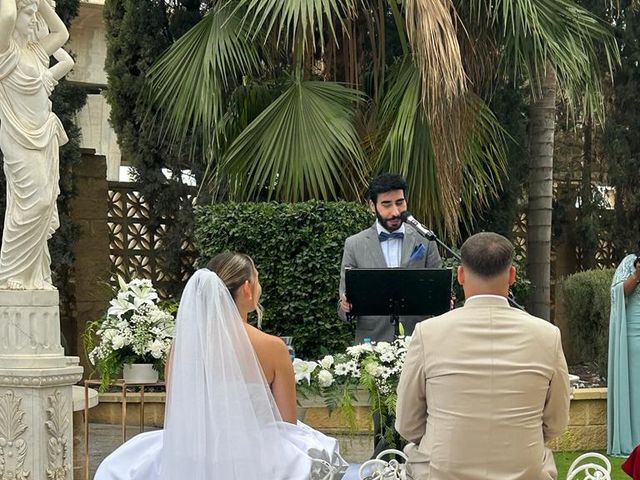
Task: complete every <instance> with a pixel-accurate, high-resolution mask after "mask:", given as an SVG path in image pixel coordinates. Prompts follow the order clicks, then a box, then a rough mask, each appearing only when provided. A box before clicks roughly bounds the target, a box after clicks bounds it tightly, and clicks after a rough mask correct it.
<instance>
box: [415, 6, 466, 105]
mask: <svg viewBox="0 0 640 480" xmlns="http://www.w3.org/2000/svg"><path fill="white" fill-rule="evenodd" d="M405 8H406V25H407V33H408V35H409V40H410V42H411V47H412V49H413V53H414V56H415V58H416V61H417V63H418V67H419V68H420V73H421V78H422V85H423V87H422V100H423V102H424V104H425V108H426V111H427V112H429V114H431V113H432V112H436V111H437V109H439V108H440V107H441V106H442V105H446V104H448V103H449V102H452V101H455V100H456V99H457V98H458V97H459V96H460V95H462V94H463V93H464V92H465V91H466V76H465V72H464V69H463V62H462V57H461V53H460V44H459V43H458V38H457V31H456V13H455V9H454V6H453V4H452V1H451V0H406V2H405ZM445 110H446V108H445Z"/></svg>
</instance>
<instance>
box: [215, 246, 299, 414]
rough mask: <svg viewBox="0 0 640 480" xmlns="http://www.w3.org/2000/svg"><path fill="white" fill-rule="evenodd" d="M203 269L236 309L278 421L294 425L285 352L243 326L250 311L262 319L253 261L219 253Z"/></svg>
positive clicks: (280, 345)
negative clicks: (214, 276)
mask: <svg viewBox="0 0 640 480" xmlns="http://www.w3.org/2000/svg"><path fill="white" fill-rule="evenodd" d="M207 268H208V269H209V270H211V271H213V272H215V273H216V274H217V275H218V277H220V279H221V280H222V281H223V282H224V284H225V285H226V286H227V288H228V289H229V292H230V293H231V296H232V297H233V300H234V302H235V304H236V307H238V312H239V313H240V317H241V318H242V320H243V322H244V326H245V330H246V331H247V334H248V336H249V341H250V342H251V346H252V347H253V349H254V351H255V352H256V357H257V358H258V362H259V363H260V366H261V367H262V371H263V372H264V376H265V378H266V380H267V383H268V384H269V386H270V387H271V392H272V393H273V397H274V399H275V401H276V404H277V406H278V410H279V411H280V414H281V416H282V419H283V420H284V421H286V422H290V423H295V422H296V386H295V378H294V374H293V366H292V364H291V359H290V358H289V351H288V350H287V347H286V345H285V344H284V342H283V341H282V340H281V339H280V338H278V337H275V336H273V335H269V334H266V333H264V332H262V331H261V330H259V329H258V328H255V327H253V326H251V325H249V324H248V323H247V317H248V315H249V313H250V312H253V311H255V312H257V315H258V319H259V320H260V319H261V317H262V307H261V305H260V303H259V302H260V295H261V294H262V286H261V285H260V279H259V274H258V271H257V270H256V268H255V265H254V263H253V260H252V259H251V257H249V256H248V255H244V254H241V253H233V252H223V253H220V254H218V255H216V256H215V257H213V258H212V259H211V261H210V262H209V264H208V265H207Z"/></svg>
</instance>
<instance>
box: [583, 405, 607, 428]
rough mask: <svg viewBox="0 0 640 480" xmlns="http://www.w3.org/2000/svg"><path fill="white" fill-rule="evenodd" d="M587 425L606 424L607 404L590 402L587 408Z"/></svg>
mask: <svg viewBox="0 0 640 480" xmlns="http://www.w3.org/2000/svg"><path fill="white" fill-rule="evenodd" d="M587 424H589V425H606V424H607V402H604V401H598V400H591V401H590V402H589V405H588V406H587Z"/></svg>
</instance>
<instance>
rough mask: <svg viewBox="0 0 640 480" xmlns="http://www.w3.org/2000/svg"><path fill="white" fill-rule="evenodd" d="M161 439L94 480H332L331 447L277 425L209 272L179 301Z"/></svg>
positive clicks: (228, 301) (230, 309)
mask: <svg viewBox="0 0 640 480" xmlns="http://www.w3.org/2000/svg"><path fill="white" fill-rule="evenodd" d="M173 348H174V353H173V360H172V364H171V382H170V386H169V391H168V392H167V411H166V415H165V429H164V430H159V431H153V432H147V433H142V434H140V435H137V436H135V437H134V438H132V439H131V440H129V441H128V442H126V443H125V444H123V445H122V446H120V448H118V449H117V450H116V451H114V452H113V453H112V454H111V455H109V456H108V457H107V458H106V459H105V460H104V461H103V462H102V464H101V465H100V467H99V468H98V471H97V472H96V475H95V477H94V480H262V479H264V480H339V479H341V478H342V477H343V475H344V473H345V471H346V470H347V467H348V464H347V463H346V462H345V461H344V460H343V459H342V457H341V456H340V453H339V448H338V442H337V441H336V440H335V439H333V438H330V437H327V436H326V435H324V434H322V433H320V432H318V431H316V430H314V429H312V428H310V427H308V426H307V425H305V424H303V423H300V422H298V424H297V425H293V424H290V423H287V422H284V421H282V418H281V416H280V413H279V411H278V408H277V407H276V404H275V401H274V399H273V395H272V394H271V390H270V388H269V385H268V384H267V382H266V379H265V377H264V374H263V372H262V368H261V367H260V364H259V363H258V360H257V358H256V355H255V352H254V350H253V347H252V346H251V343H250V342H249V337H248V335H247V332H246V330H245V328H244V325H243V324H242V319H241V318H240V315H239V313H238V310H237V308H236V306H235V303H234V302H233V299H232V297H231V295H230V294H229V292H228V290H227V288H226V287H225V285H224V283H223V282H222V281H221V280H220V279H219V278H218V276H217V275H216V274H215V273H213V272H211V271H209V270H206V269H202V270H199V271H197V272H196V273H195V274H194V275H193V277H192V278H191V279H190V280H189V282H188V283H187V286H186V288H185V291H184V293H183V295H182V299H181V301H180V309H179V311H178V319H177V322H176V337H175V341H174V347H173Z"/></svg>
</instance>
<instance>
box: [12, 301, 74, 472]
mask: <svg viewBox="0 0 640 480" xmlns="http://www.w3.org/2000/svg"><path fill="white" fill-rule="evenodd" d="M81 377H82V367H79V366H78V359H77V357H65V356H64V353H63V350H62V346H61V345H60V315H59V310H58V292H57V291H34V290H27V291H13V290H11V291H8V290H0V478H15V479H20V480H41V479H42V480H44V479H47V480H72V478H73V428H72V420H73V416H72V413H73V412H72V405H73V401H72V391H71V386H72V385H73V384H74V383H76V382H78V381H79V380H80V379H81Z"/></svg>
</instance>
